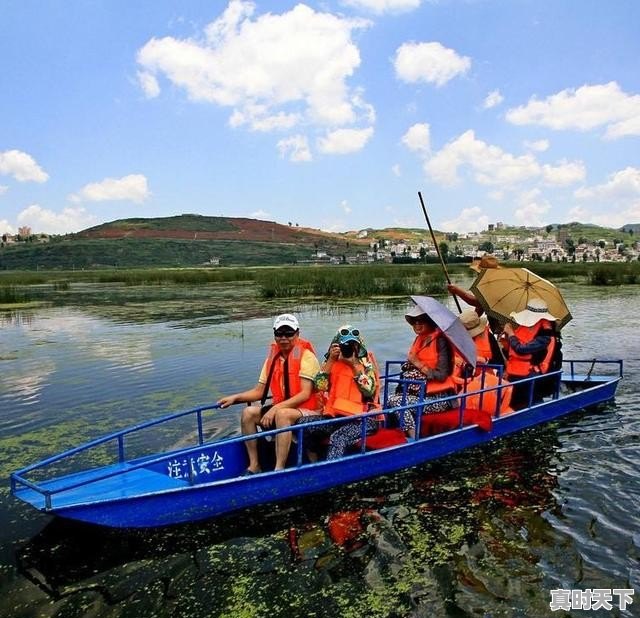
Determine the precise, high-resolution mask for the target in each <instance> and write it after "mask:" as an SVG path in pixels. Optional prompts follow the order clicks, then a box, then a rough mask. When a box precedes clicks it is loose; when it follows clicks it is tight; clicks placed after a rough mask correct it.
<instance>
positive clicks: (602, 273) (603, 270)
mask: <svg viewBox="0 0 640 618" xmlns="http://www.w3.org/2000/svg"><path fill="white" fill-rule="evenodd" d="M589 283H591V285H629V284H631V285H632V284H637V283H640V262H628V263H626V264H598V266H596V267H595V268H594V269H593V270H592V271H591V272H590V273H589Z"/></svg>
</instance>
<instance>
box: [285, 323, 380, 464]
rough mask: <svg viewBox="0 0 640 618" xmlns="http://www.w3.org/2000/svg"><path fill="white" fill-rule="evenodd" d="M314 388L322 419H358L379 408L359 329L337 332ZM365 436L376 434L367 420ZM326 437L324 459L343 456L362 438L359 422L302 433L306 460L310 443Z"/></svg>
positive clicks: (375, 377)
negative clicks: (318, 394) (319, 398)
mask: <svg viewBox="0 0 640 618" xmlns="http://www.w3.org/2000/svg"><path fill="white" fill-rule="evenodd" d="M315 385H316V388H317V390H318V391H319V392H321V393H322V394H323V398H324V408H323V418H339V417H352V416H358V415H360V414H363V413H365V412H370V411H371V410H376V409H380V402H379V390H380V375H379V371H378V364H377V362H376V359H375V356H374V355H373V353H372V352H370V351H369V350H367V347H366V345H365V343H364V340H363V338H362V335H361V334H360V330H359V329H357V328H354V327H353V326H351V325H350V324H345V325H344V326H341V327H340V328H339V329H338V332H337V333H336V335H335V336H334V337H333V339H332V341H331V344H330V345H329V349H328V351H327V353H326V354H325V358H324V363H323V364H322V367H321V370H320V371H319V372H318V374H317V375H316V377H315ZM313 420H316V419H314V418H311V417H303V418H300V419H298V421H297V423H298V424H300V423H307V422H312V421H313ZM364 423H365V430H366V433H367V435H370V434H372V433H374V432H375V431H377V429H378V421H377V420H376V418H375V417H373V416H370V417H367V418H366V419H365V421H364ZM327 434H328V435H329V448H328V451H327V459H337V458H339V457H342V456H344V454H345V453H346V451H347V449H348V448H349V447H350V446H353V445H355V444H356V443H357V442H358V441H359V440H360V439H361V438H362V420H354V421H353V422H342V423H337V424H336V426H335V427H333V426H332V425H326V426H323V427H322V428H318V431H311V430H309V431H308V432H307V431H305V441H306V438H307V437H308V438H309V446H311V449H312V450H311V453H310V458H311V459H313V458H314V455H313V446H312V443H313V442H314V441H316V440H318V438H322V437H326V436H327Z"/></svg>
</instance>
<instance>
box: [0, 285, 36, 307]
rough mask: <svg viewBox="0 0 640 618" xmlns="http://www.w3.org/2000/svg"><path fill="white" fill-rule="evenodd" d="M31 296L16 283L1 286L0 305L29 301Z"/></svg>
mask: <svg viewBox="0 0 640 618" xmlns="http://www.w3.org/2000/svg"><path fill="white" fill-rule="evenodd" d="M30 301H31V296H30V295H29V294H28V293H27V292H25V291H24V290H21V289H19V288H18V287H16V286H15V285H3V286H0V305H12V304H15V303H28V302H30Z"/></svg>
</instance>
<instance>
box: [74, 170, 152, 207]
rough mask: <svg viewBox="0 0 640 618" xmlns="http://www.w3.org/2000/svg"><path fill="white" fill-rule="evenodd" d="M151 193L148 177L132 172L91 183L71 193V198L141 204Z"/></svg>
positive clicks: (84, 200)
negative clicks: (127, 174) (120, 176)
mask: <svg viewBox="0 0 640 618" xmlns="http://www.w3.org/2000/svg"><path fill="white" fill-rule="evenodd" d="M150 195H151V192H150V191H149V188H148V186H147V179H146V177H145V176H143V175H142V174H130V175H129V176H123V177H122V178H105V179H104V180H101V181H100V182H92V183H89V184H88V185H85V186H84V187H82V189H80V191H78V193H75V194H73V195H70V196H69V199H70V200H71V201H72V202H75V203H78V202H110V201H128V202H134V203H135V204H141V203H142V202H144V201H145V200H146V199H148V198H149V196H150Z"/></svg>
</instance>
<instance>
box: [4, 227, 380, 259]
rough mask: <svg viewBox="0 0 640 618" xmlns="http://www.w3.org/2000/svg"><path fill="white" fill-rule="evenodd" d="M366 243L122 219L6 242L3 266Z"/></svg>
mask: <svg viewBox="0 0 640 618" xmlns="http://www.w3.org/2000/svg"><path fill="white" fill-rule="evenodd" d="M367 243H368V241H366V240H358V239H355V238H350V237H349V236H348V235H343V234H331V233H328V232H322V231H320V230H313V229H311V228H303V227H299V226H296V225H293V224H291V225H281V224H278V223H274V222H272V221H259V220H256V219H243V218H231V217H205V216H200V215H180V216H176V217H159V218H155V219H122V220H118V221H112V222H109V223H105V224H103V225H98V226H96V227H92V228H88V229H86V230H83V231H82V232H78V233H77V234H69V235H67V236H61V237H52V238H51V240H50V242H48V243H40V242H21V243H15V244H9V245H6V246H4V247H2V248H0V269H2V270H21V269H25V270H37V269H74V268H76V269H78V268H113V267H117V268H133V267H181V266H184V267H187V266H202V265H205V264H208V263H210V262H211V260H212V258H219V259H220V263H221V264H222V265H225V266H229V265H241V266H262V265H277V264H292V263H295V262H297V261H300V260H309V259H310V258H311V255H312V254H313V253H314V252H315V251H316V250H318V249H322V250H324V251H326V252H327V253H328V254H330V255H343V254H345V253H346V254H350V253H355V252H356V251H357V249H358V248H361V247H363V246H366V245H367Z"/></svg>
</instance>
